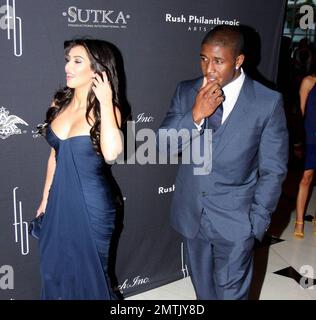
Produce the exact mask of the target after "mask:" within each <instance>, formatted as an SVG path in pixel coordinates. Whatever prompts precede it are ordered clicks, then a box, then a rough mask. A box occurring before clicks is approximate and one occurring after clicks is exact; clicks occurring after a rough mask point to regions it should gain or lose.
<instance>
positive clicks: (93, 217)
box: [37, 39, 122, 300]
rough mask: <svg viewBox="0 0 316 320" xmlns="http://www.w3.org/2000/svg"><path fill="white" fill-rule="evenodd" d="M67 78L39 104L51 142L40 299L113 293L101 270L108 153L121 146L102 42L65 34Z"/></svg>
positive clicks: (110, 220)
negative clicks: (45, 107)
mask: <svg viewBox="0 0 316 320" xmlns="http://www.w3.org/2000/svg"><path fill="white" fill-rule="evenodd" d="M65 58H66V65H65V72H66V82H67V86H66V87H65V88H64V89H61V90H59V91H58V92H57V93H56V94H55V97H54V99H53V103H52V106H51V107H50V108H49V110H48V112H47V119H46V123H47V125H46V132H45V135H46V140H47V141H48V143H49V145H50V146H51V147H52V148H51V153H50V156H49V159H48V165H47V174H46V180H45V186H44V191H43V198H42V202H41V204H40V206H39V208H38V210H37V215H39V214H40V213H41V212H45V215H44V219H43V224H42V230H41V235H40V238H39V251H40V271H41V280H42V290H41V298H42V299H105V300H107V299H115V298H116V297H115V295H114V293H113V291H112V289H111V285H110V281H109V277H108V269H107V268H108V252H109V245H110V240H111V236H112V233H113V230H114V220H115V206H114V195H113V191H112V189H111V184H110V181H109V179H108V177H109V175H110V165H109V164H107V162H109V161H113V160H115V159H116V158H117V156H118V155H119V154H120V153H121V151H122V139H121V135H120V130H119V128H120V124H121V112H120V101H119V93H118V87H119V86H118V77H117V71H116V65H115V58H114V55H113V51H112V50H111V46H110V45H109V43H107V42H105V41H101V40H91V39H77V40H73V41H68V42H65Z"/></svg>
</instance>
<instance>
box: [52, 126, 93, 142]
mask: <svg viewBox="0 0 316 320" xmlns="http://www.w3.org/2000/svg"><path fill="white" fill-rule="evenodd" d="M48 127H49V130H50V131H51V133H52V134H53V135H54V136H55V138H57V139H58V140H59V141H67V140H71V139H75V138H90V135H88V134H82V135H77V136H71V137H68V138H65V139H61V138H59V137H58V135H57V134H56V133H55V132H54V130H53V128H52V126H51V125H50V124H49V125H48Z"/></svg>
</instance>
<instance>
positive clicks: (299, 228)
mask: <svg viewBox="0 0 316 320" xmlns="http://www.w3.org/2000/svg"><path fill="white" fill-rule="evenodd" d="M313 176H314V170H312V169H310V170H305V171H304V173H303V177H302V179H301V182H300V185H299V190H298V195H297V200H296V221H295V228H294V236H295V237H296V238H298V239H303V238H304V214H305V209H306V201H307V197H308V192H309V188H310V185H311V183H312V181H313Z"/></svg>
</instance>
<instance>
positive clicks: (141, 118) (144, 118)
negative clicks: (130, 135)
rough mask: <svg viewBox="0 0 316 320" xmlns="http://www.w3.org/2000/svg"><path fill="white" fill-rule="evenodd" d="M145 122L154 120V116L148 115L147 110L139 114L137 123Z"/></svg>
mask: <svg viewBox="0 0 316 320" xmlns="http://www.w3.org/2000/svg"><path fill="white" fill-rule="evenodd" d="M144 122H147V123H150V122H154V117H152V116H148V115H146V114H145V112H143V113H140V114H138V115H137V119H136V121H135V123H144Z"/></svg>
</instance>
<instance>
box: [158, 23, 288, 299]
mask: <svg viewBox="0 0 316 320" xmlns="http://www.w3.org/2000/svg"><path fill="white" fill-rule="evenodd" d="M243 45H244V40H243V36H242V32H241V31H240V29H239V27H236V26H233V27H232V26H217V27H215V28H214V29H212V30H211V31H210V32H209V33H208V34H207V35H206V36H205V38H204V39H203V41H202V45H201V51H200V57H201V61H200V63H201V69H202V73H203V76H202V77H200V78H198V79H194V80H189V81H183V82H181V83H180V84H179V85H178V86H177V89H176V92H175V94H174V96H173V99H172V102H171V107H170V109H169V111H168V113H167V115H166V117H165V119H164V121H163V123H162V125H161V126H160V128H159V131H158V138H159V139H162V138H164V139H165V138H166V135H167V134H168V130H170V129H173V130H174V129H176V131H177V132H179V131H180V130H181V129H187V130H189V131H190V132H191V133H190V134H189V135H187V136H186V138H183V139H182V140H181V141H180V142H179V143H178V144H172V145H171V144H169V145H167V147H166V148H165V149H164V148H163V147H162V146H161V145H160V146H159V147H160V152H169V154H181V153H183V152H184V149H185V148H189V147H192V145H193V142H194V141H195V139H197V138H199V139H202V143H201V144H200V145H203V139H206V132H209V130H206V129H211V130H212V139H211V143H210V144H208V143H206V145H209V150H208V151H207V152H208V153H209V154H211V163H210V164H209V165H208V166H206V167H205V168H203V170H204V173H203V174H194V170H193V169H194V167H195V164H194V163H193V162H192V161H191V162H190V163H189V164H181V165H180V166H179V171H178V175H177V178H176V190H175V193H174V197H173V200H172V205H171V224H172V226H173V227H174V228H175V230H177V231H178V232H179V233H181V234H182V235H183V237H184V242H185V247H186V253H187V259H188V266H189V270H190V274H191V279H192V282H193V286H194V288H195V291H196V295H197V298H198V299H247V298H248V293H249V287H250V282H251V277H252V268H253V247H254V242H255V238H256V239H258V240H259V241H261V240H262V238H263V236H264V233H265V232H266V230H267V228H268V227H269V224H270V218H271V214H272V213H273V211H274V210H275V208H276V205H277V203H278V200H279V197H280V194H281V188H282V183H283V180H284V178H285V176H286V172H287V160H288V132H287V127H286V120H285V116H284V110H283V103H282V97H281V95H280V94H279V93H278V92H276V91H273V90H271V89H269V88H267V87H265V86H263V85H262V84H260V83H258V82H256V81H254V80H252V79H251V78H250V77H249V76H247V75H246V74H245V73H244V71H243V69H242V64H243V62H244V59H245V56H244V54H243ZM162 129H164V130H162ZM207 141H208V140H207Z"/></svg>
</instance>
